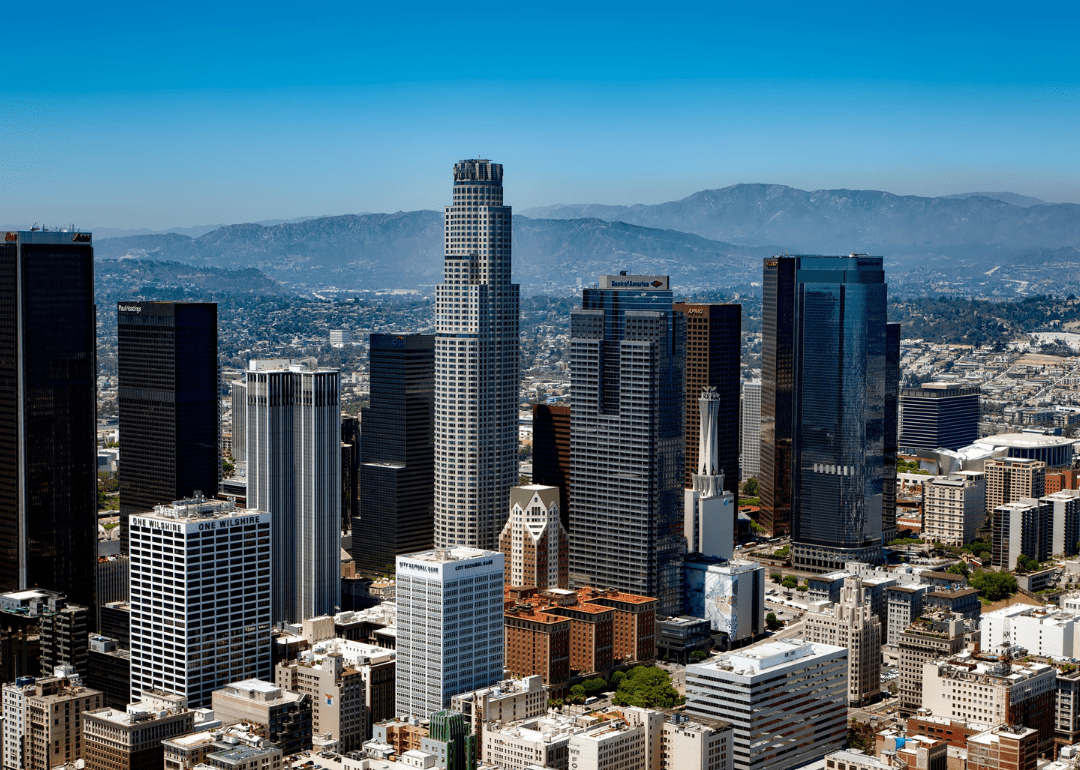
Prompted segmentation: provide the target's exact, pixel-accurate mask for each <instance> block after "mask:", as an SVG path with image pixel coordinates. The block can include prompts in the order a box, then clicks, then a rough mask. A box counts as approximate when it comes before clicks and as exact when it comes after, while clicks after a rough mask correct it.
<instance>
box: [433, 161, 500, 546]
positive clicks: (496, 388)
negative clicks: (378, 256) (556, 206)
mask: <svg viewBox="0 0 1080 770" xmlns="http://www.w3.org/2000/svg"><path fill="white" fill-rule="evenodd" d="M502 179H503V167H502V164H499V163H492V162H491V161H490V160H463V161H461V162H460V163H456V164H454V205H452V206H447V207H446V215H445V216H446V238H445V241H446V260H445V262H444V267H443V283H442V285H440V286H439V287H438V289H437V290H436V293H435V329H436V334H435V379H436V384H435V545H436V546H437V547H440V548H445V547H448V546H452V545H464V546H469V547H471V548H485V549H487V550H495V549H496V548H498V546H499V532H500V531H502V526H503V522H505V521H506V509H507V505H508V504H509V501H510V487H512V486H514V484H516V483H517V481H518V425H517V423H518V418H517V405H518V398H519V394H518V380H519V373H518V321H519V317H520V310H519V308H518V286H517V284H513V283H510V231H511V221H510V207H509V206H504V205H503V188H502Z"/></svg>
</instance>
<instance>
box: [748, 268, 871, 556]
mask: <svg viewBox="0 0 1080 770" xmlns="http://www.w3.org/2000/svg"><path fill="white" fill-rule="evenodd" d="M771 272H772V276H777V275H779V274H780V273H781V272H786V273H787V274H788V275H789V276H790V277H791V278H792V279H793V280H790V281H788V282H786V283H784V284H781V282H780V281H776V280H774V281H772V283H773V287H775V289H776V290H775V294H774V295H773V296H772V297H771V298H770V299H769V302H768V304H767V305H766V308H767V309H766V313H768V314H771V315H773V316H774V318H775V317H776V316H779V315H781V308H784V309H785V314H786V313H787V312H790V317H791V319H792V324H791V325H790V327H784V326H781V325H780V324H777V323H775V321H774V322H772V323H770V322H768V321H766V320H765V319H766V318H767V317H768V316H767V315H766V316H765V317H763V329H765V332H764V335H763V336H765V335H769V334H773V335H775V336H776V337H777V339H776V340H774V341H772V343H771V346H773V347H774V349H781V348H783V349H786V348H788V347H789V346H790V348H791V351H792V354H791V362H792V367H791V372H792V394H793V397H792V400H791V403H792V407H793V409H792V413H791V428H790V435H791V445H792V448H793V451H792V462H791V468H792V476H791V490H792V494H791V500H792V516H791V527H792V533H791V540H792V563H793V564H794V566H795V567H797V568H800V569H805V570H808V571H817V572H826V571H832V570H835V569H840V568H842V567H843V566H844V563H845V562H847V561H864V562H870V563H877V562H879V561H880V559H881V528H882V520H883V516H884V513H883V508H884V486H885V475H886V474H885V458H886V435H885V434H886V421H885V406H886V396H887V393H888V392H889V387H888V386H887V385H886V381H887V379H888V374H889V371H890V362H889V355H888V352H887V351H888V349H889V345H888V334H887V332H886V318H885V311H886V301H887V294H886V292H887V286H886V284H885V272H884V270H883V269H882V261H881V257H868V256H864V255H855V254H853V255H851V256H847V257H817V256H803V257H779V258H776V257H774V258H771V259H767V260H765V276H766V281H767V283H766V289H769V288H770V287H769V286H768V280H769V278H770V273H771ZM781 287H782V288H783V289H784V291H783V292H781V291H780V290H779V289H780V288H781ZM788 308H790V310H789V311H788V310H787V309H788ZM787 332H790V333H791V338H790V339H782V338H781V337H782V335H784V334H785V333H787ZM763 343H764V339H763ZM768 346H769V343H764V344H763V349H765V348H767V347H768ZM763 364H764V361H763ZM770 375H771V376H775V368H774V369H773V370H772V371H770V370H769V369H768V368H765V370H764V371H763V376H770ZM762 389H763V391H764V387H763V388H762ZM763 395H764V394H763ZM762 402H763V408H762V412H763V414H764V398H763V399H762ZM777 422H779V420H777ZM762 427H763V429H764V427H765V425H764V418H763V425H762ZM775 430H776V432H777V433H779V432H780V427H779V425H778V426H777V427H776V428H775ZM762 443H763V446H762V450H763V458H762V459H763V462H764V449H765V447H764V436H763V440H762Z"/></svg>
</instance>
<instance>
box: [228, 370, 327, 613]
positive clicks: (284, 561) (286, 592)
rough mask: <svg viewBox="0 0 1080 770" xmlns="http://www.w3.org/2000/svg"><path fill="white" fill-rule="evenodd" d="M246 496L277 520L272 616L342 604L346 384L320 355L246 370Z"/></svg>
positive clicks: (321, 609) (251, 502)
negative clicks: (322, 366) (324, 364)
mask: <svg viewBox="0 0 1080 770" xmlns="http://www.w3.org/2000/svg"><path fill="white" fill-rule="evenodd" d="M246 383H247V387H246V392H247V431H246V434H247V435H246V439H247V463H248V482H247V503H248V505H249V506H251V507H252V508H255V509H257V510H260V511H266V512H267V513H269V514H270V516H271V519H272V521H273V524H274V545H273V558H272V560H271V564H272V569H273V576H272V577H273V622H274V623H275V624H278V623H281V622H294V623H298V622H300V621H301V620H304V619H305V618H313V617H317V616H319V615H332V614H333V613H334V612H336V611H337V609H338V608H339V607H340V605H341V398H340V394H341V388H340V379H339V373H338V371H337V370H336V369H320V368H318V365H317V362H316V361H315V359H313V358H309V359H304V360H301V361H296V360H289V359H275V360H265V361H252V362H251V363H250V364H249V366H248V371H247V372H246Z"/></svg>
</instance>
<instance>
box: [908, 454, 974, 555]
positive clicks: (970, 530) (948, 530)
mask: <svg viewBox="0 0 1080 770" xmlns="http://www.w3.org/2000/svg"><path fill="white" fill-rule="evenodd" d="M985 523H986V474H984V473H981V472H979V471H960V472H958V473H953V474H950V475H948V476H937V477H935V478H930V479H927V481H926V482H925V483H924V484H923V530H922V531H923V536H924V537H925V538H926V539H927V541H929V542H935V541H936V542H940V543H944V544H945V545H953V546H962V545H964V544H965V543H970V542H972V541H973V540H975V537H976V535H977V533H978V530H979V528H980V527H982V526H983V525H984V524H985Z"/></svg>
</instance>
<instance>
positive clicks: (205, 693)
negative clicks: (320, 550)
mask: <svg viewBox="0 0 1080 770" xmlns="http://www.w3.org/2000/svg"><path fill="white" fill-rule="evenodd" d="M129 532H130V539H129V545H128V548H129V553H130V562H131V601H130V604H131V699H132V700H133V701H135V700H138V699H139V696H140V695H141V693H142V692H143V691H144V690H149V689H154V690H164V691H166V692H172V693H177V694H179V695H183V696H185V697H187V699H188V703H189V704H190V705H191V706H192V707H201V706H207V705H209V704H210V693H211V692H212V691H213V690H215V689H217V688H218V687H222V686H223V685H226V684H228V683H229V682H233V681H236V680H238V679H249V678H253V677H269V676H270V671H271V669H270V593H271V587H270V568H271V549H272V545H271V542H272V540H273V531H272V529H271V523H270V514H268V513H263V512H261V511H255V510H244V509H237V508H236V507H235V506H234V504H233V503H230V502H226V501H221V500H206V499H204V498H193V499H190V500H178V501H176V502H174V503H173V504H172V505H168V506H165V505H162V506H157V508H156V509H155V511H154V513H147V514H142V515H139V516H132V517H131V518H130V519H129ZM223 600H225V601H223Z"/></svg>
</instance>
